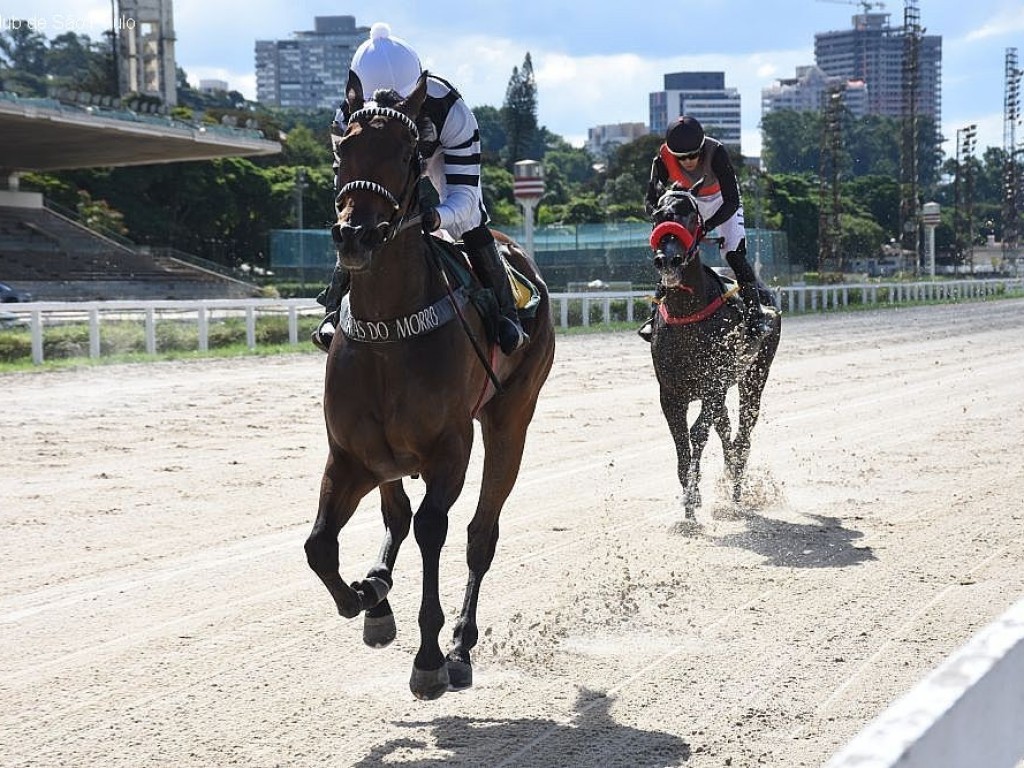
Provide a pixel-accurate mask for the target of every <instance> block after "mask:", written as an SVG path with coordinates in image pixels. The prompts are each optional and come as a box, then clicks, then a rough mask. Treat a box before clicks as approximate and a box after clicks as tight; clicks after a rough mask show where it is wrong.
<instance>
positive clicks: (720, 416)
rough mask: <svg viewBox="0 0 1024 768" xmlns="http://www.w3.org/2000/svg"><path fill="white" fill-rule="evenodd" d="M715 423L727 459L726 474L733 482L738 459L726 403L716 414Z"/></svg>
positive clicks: (723, 403)
mask: <svg viewBox="0 0 1024 768" xmlns="http://www.w3.org/2000/svg"><path fill="white" fill-rule="evenodd" d="M713 422H714V426H715V432H716V433H717V434H718V438H719V439H720V440H721V441H722V454H723V456H724V458H725V472H726V475H727V476H728V477H729V479H730V480H731V479H732V477H733V465H734V464H735V462H736V459H735V450H734V449H733V441H732V421H731V420H730V418H729V409H728V407H726V404H725V402H724V401H723V402H722V407H721V408H719V409H718V413H717V414H715V417H714V419H713Z"/></svg>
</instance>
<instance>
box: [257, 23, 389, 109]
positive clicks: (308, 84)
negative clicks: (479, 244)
mask: <svg viewBox="0 0 1024 768" xmlns="http://www.w3.org/2000/svg"><path fill="white" fill-rule="evenodd" d="M369 32H370V28H369V27H357V26H356V20H355V17H354V16H317V17H316V18H315V19H314V29H313V31H311V32H310V31H307V32H294V33H293V34H292V37H291V39H289V40H257V41H256V100H257V101H258V102H260V103H261V104H265V105H268V106H274V107H283V108H293V109H333V108H334V107H336V106H337V105H338V103H339V102H340V101H341V100H342V98H343V97H344V91H345V84H346V83H347V82H348V68H349V65H350V64H351V63H352V55H353V54H354V53H355V52H356V48H358V47H359V45H360V43H362V42H363V41H364V40H366V39H367V36H368V35H369Z"/></svg>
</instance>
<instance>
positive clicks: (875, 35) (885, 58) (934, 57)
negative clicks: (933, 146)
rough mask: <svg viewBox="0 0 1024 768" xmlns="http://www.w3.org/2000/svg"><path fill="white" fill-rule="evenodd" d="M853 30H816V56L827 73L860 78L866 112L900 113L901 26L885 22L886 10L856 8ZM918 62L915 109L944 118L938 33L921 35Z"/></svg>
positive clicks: (901, 82)
mask: <svg viewBox="0 0 1024 768" xmlns="http://www.w3.org/2000/svg"><path fill="white" fill-rule="evenodd" d="M852 25H853V28H852V29H848V30H844V31H841V32H819V33H817V34H815V36H814V59H815V62H816V63H817V65H818V66H819V67H820V68H821V70H822V71H823V72H824V73H825V74H826V75H829V76H832V77H841V78H844V79H846V80H863V81H864V82H865V83H866V84H867V98H868V113H869V114H872V115H886V116H888V117H895V118H898V117H900V116H901V115H902V114H903V109H904V102H903V76H904V72H903V63H904V61H903V60H904V49H905V44H906V36H905V30H904V29H903V28H902V27H892V26H890V24H889V14H888V13H859V14H857V15H856V16H854V17H853V19H852ZM917 58H918V62H917V82H918V92H917V114H918V115H926V116H928V117H931V118H934V120H935V124H936V125H939V124H940V123H941V120H942V37H941V36H940V35H922V36H921V37H920V45H919V48H918V57H917Z"/></svg>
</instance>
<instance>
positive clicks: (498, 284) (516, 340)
mask: <svg viewBox="0 0 1024 768" xmlns="http://www.w3.org/2000/svg"><path fill="white" fill-rule="evenodd" d="M462 239H463V242H464V243H465V244H466V249H467V251H468V252H469V263H470V264H472V265H473V270H474V271H475V272H476V273H477V276H479V278H480V280H481V282H482V283H483V284H484V286H485V287H487V288H490V289H491V290H492V291H494V297H495V298H496V299H497V300H498V314H499V315H500V317H499V318H498V345H499V346H500V347H501V351H502V352H504V353H505V354H506V355H511V354H512V353H513V352H515V351H516V350H517V349H519V348H521V347H523V346H524V345H525V344H526V343H527V342H529V341H530V337H529V336H527V335H526V332H525V331H524V330H523V326H522V325H520V323H519V313H518V312H517V311H516V301H515V298H514V297H513V296H512V286H511V284H510V283H509V281H508V273H507V272H506V271H505V267H504V265H503V264H502V263H501V255H500V254H499V253H498V246H496V245H495V244H494V237H493V236H492V235H491V233H490V230H487V229H486V228H484V227H478V228H477V229H472V230H470V231H469V232H466V233H465V234H464V235H463V236H462Z"/></svg>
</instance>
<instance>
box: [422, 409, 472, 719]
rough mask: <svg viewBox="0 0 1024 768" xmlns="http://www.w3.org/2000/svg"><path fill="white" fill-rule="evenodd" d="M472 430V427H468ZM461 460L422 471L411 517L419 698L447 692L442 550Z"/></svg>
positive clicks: (460, 482) (462, 469) (463, 469)
mask: <svg viewBox="0 0 1024 768" xmlns="http://www.w3.org/2000/svg"><path fill="white" fill-rule="evenodd" d="M470 430H472V426H470ZM468 461H469V451H468V450H467V451H466V454H465V457H464V460H463V461H461V462H458V463H457V464H456V465H455V466H454V467H452V466H451V465H449V467H448V468H445V469H443V470H441V471H440V472H439V473H436V474H435V473H434V472H427V471H424V473H423V479H424V480H425V481H426V484H427V492H426V495H425V496H424V497H423V502H422V503H421V504H420V508H419V509H418V510H416V515H415V516H414V517H413V533H414V535H415V536H416V543H417V545H419V548H420V556H421V558H422V560H423V593H422V595H421V597H420V613H419V625H420V647H419V650H418V651H417V652H416V658H415V659H414V661H413V668H412V676H411V677H410V679H409V688H410V690H412V693H413V695H414V696H415V697H416V698H418V699H436V698H438V697H439V696H441V695H442V694H443V693H444V692H445V691H447V690H448V684H449V678H448V668H447V666H446V665H445V658H444V654H442V653H441V645H440V642H439V640H438V636H439V635H440V634H441V628H442V627H443V626H444V611H443V610H442V608H441V597H440V593H439V590H440V584H439V582H440V567H441V549H442V547H444V542H445V539H446V538H447V537H448V510H449V509H451V506H452V504H454V503H455V500H456V499H457V498H458V497H459V494H460V493H461V492H462V486H463V483H464V482H465V478H466V464H467V463H468Z"/></svg>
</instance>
